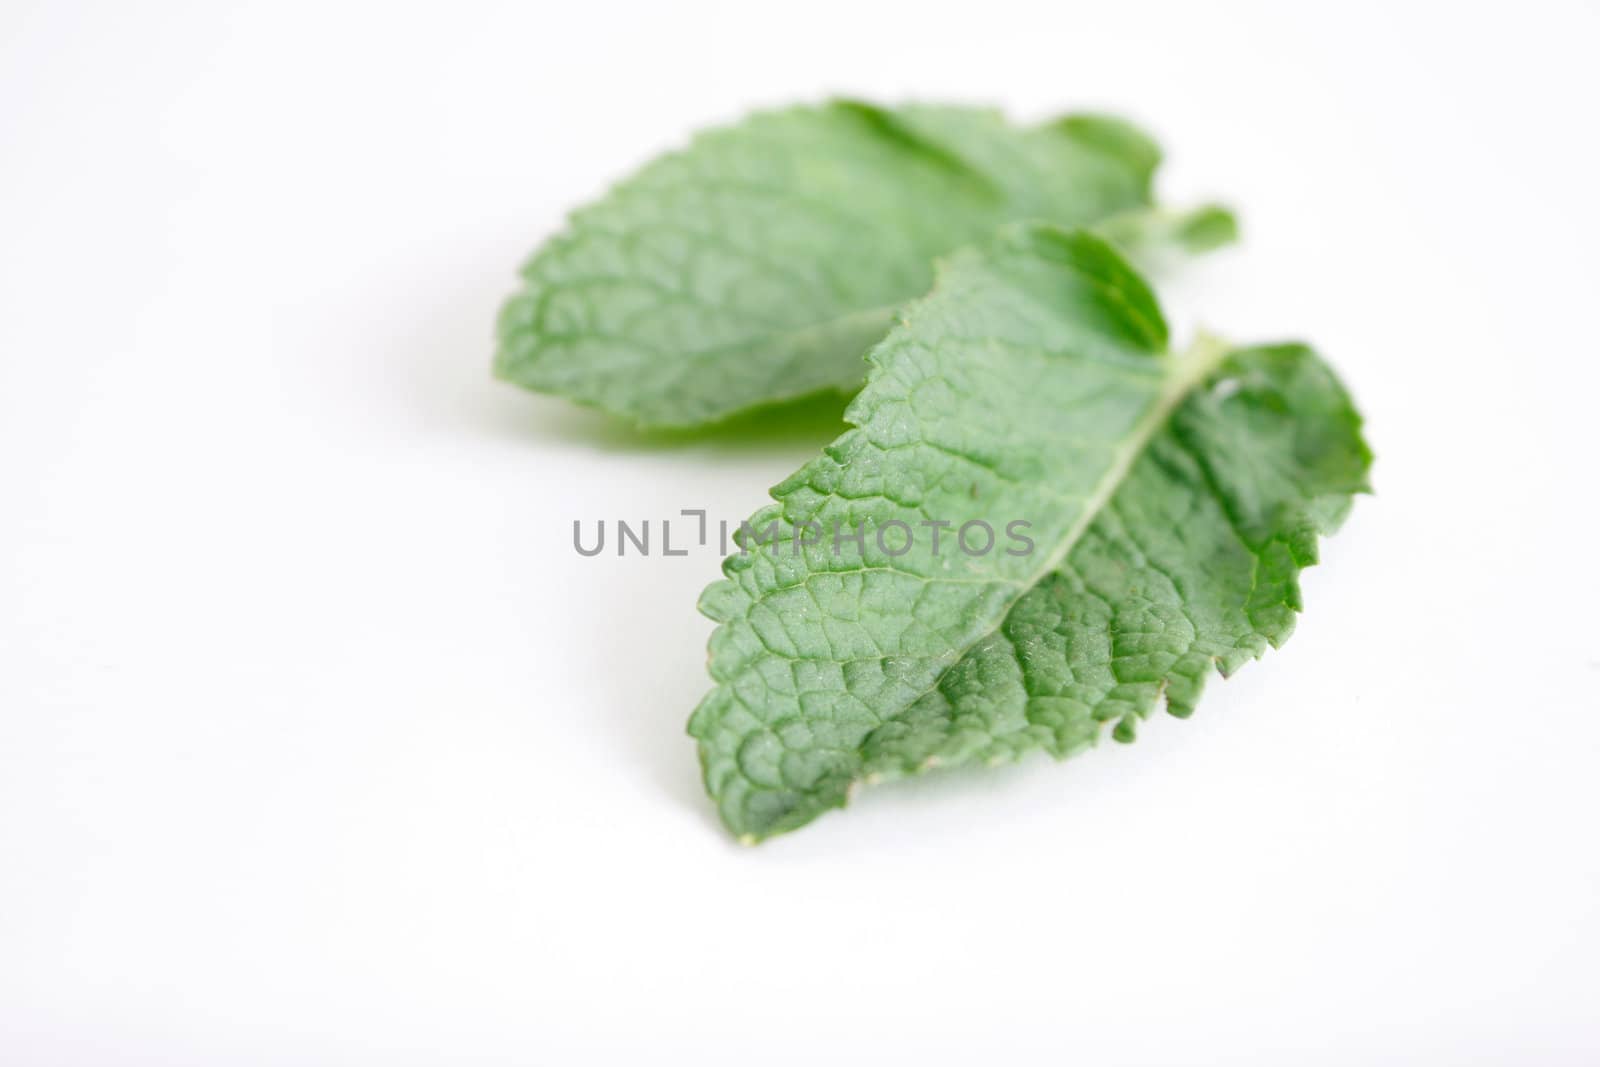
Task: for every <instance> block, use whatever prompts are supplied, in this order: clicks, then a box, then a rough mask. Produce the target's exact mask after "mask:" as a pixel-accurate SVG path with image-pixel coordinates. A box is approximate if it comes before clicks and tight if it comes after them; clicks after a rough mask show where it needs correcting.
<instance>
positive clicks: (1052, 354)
mask: <svg viewBox="0 0 1600 1067" xmlns="http://www.w3.org/2000/svg"><path fill="white" fill-rule="evenodd" d="M868 359H869V363H870V365H871V371H870V374H869V379H868V383H867V385H866V388H865V389H864V390H863V391H862V392H861V394H860V395H859V396H858V397H857V398H856V399H855V400H854V401H853V402H852V403H851V405H850V408H849V410H848V412H847V413H846V418H847V420H848V422H849V423H850V424H851V425H852V426H853V427H855V428H854V429H851V430H849V431H848V432H846V433H845V434H844V435H843V436H841V437H840V438H839V439H838V440H836V441H835V442H834V443H833V444H832V445H830V446H829V447H828V448H827V449H825V450H824V452H823V454H822V455H821V456H820V457H818V458H817V459H815V460H813V461H812V462H810V463H808V464H807V465H806V466H805V467H803V468H802V469H801V470H800V471H799V472H798V473H797V474H795V475H794V476H793V477H791V478H789V479H788V480H787V481H785V482H783V483H782V484H781V485H779V486H778V487H777V488H776V489H774V490H773V496H774V498H775V499H776V500H777V503H776V504H773V505H769V506H768V507H767V508H765V509H763V510H762V511H760V512H757V513H756V515H755V516H754V518H753V519H752V520H751V521H750V523H749V524H748V529H746V530H745V531H743V532H742V534H741V538H740V541H739V543H740V544H741V546H742V548H744V549H747V550H748V552H747V554H739V555H735V556H732V557H730V558H729V559H728V560H727V561H726V563H725V564H724V568H723V569H724V573H725V574H726V575H727V577H726V579H725V580H723V581H719V582H717V583H715V584H713V585H712V586H711V587H710V588H708V589H707V590H706V593H705V595H704V596H703V598H702V600H701V607H702V610H703V611H705V613H706V614H708V615H709V616H710V617H711V618H713V619H714V620H716V621H717V622H718V623H720V626H718V628H717V629H716V631H715V633H714V634H713V636H712V639H711V662H710V671H711V675H712V678H713V679H714V681H715V682H716V683H717V687H716V689H715V690H713V691H712V692H711V693H710V694H709V695H708V696H707V697H706V698H705V700H704V701H703V702H702V703H701V704H700V706H699V708H697V709H696V711H695V713H694V716H693V717H692V719H691V720H690V724H689V730H690V733H691V734H692V735H693V736H694V737H695V738H697V739H698V741H699V746H700V757H701V762H702V766H703V768H704V771H705V780H706V785H707V788H708V789H709V791H710V793H711V794H712V796H713V797H714V798H715V800H716V802H717V804H718V807H719V809H720V811H721V814H722V817H723V819H724V820H725V821H726V823H727V824H728V826H729V827H730V828H731V829H732V830H733V831H734V832H735V833H736V834H738V835H740V836H741V838H743V839H744V840H747V841H754V840H758V839H760V838H763V837H766V836H769V835H771V834H775V833H780V832H783V831H786V830H792V829H794V828H795V827H798V826H801V825H803V824H804V823H807V822H809V821H810V820H812V819H813V818H815V817H816V816H817V815H819V814H821V813H822V812H824V811H827V810H828V809H830V808H835V807H839V806H842V805H843V804H844V803H845V802H846V800H847V798H848V797H849V796H850V794H851V791H852V789H853V788H854V787H855V785H856V784H857V783H860V782H871V781H876V780H879V779H884V778H893V777H896V776H900V775H907V774H914V773H917V772H918V771H921V770H924V769H926V768H929V767H932V766H935V765H945V766H953V765H958V764H967V763H974V762H979V763H992V762H999V761H1007V760H1013V759H1016V758H1018V757H1020V756H1022V755H1024V754H1026V753H1028V752H1031V751H1034V750H1043V751H1045V752H1048V753H1050V754H1051V755H1054V756H1056V757H1065V756H1068V755H1070V754H1072V753H1074V752H1077V751H1079V750H1080V749H1083V748H1084V747H1086V746H1088V745H1091V744H1093V743H1094V742H1095V741H1096V739H1097V738H1098V737H1099V735H1100V733H1101V729H1102V727H1103V726H1106V725H1109V726H1110V727H1111V729H1112V731H1113V733H1114V735H1115V736H1116V737H1117V738H1118V739H1121V740H1131V739H1132V738H1133V736H1134V728H1135V725H1136V723H1137V722H1138V721H1139V720H1140V719H1142V718H1144V717H1146V716H1148V715H1149V714H1150V712H1151V710H1152V709H1153V708H1154V707H1155V705H1156V704H1157V702H1158V700H1160V699H1161V698H1162V697H1165V700H1166V705H1167V708H1168V710H1169V711H1171V712H1172V713H1173V714H1175V715H1178V716H1180V717H1181V716H1186V715H1188V714H1189V713H1190V712H1191V711H1192V710H1193V709H1194V707H1195V703H1196V701H1197V700H1198V699H1199V697H1200V691H1201V688H1202V686H1203V685H1204V680H1205V678H1206V676H1207V674H1208V673H1209V672H1210V670H1211V669H1212V668H1213V666H1215V667H1216V668H1218V669H1219V670H1220V671H1221V672H1222V673H1223V674H1224V675H1226V674H1228V673H1230V672H1232V671H1234V670H1236V669H1237V668H1238V667H1239V666H1240V665H1241V664H1243V663H1245V662H1246V661H1247V660H1249V659H1251V658H1253V657H1257V656H1259V655H1261V653H1262V652H1263V651H1264V650H1265V649H1266V647H1267V646H1268V645H1273V646H1276V645H1278V644H1280V643H1281V642H1282V641H1283V640H1284V639H1285V638H1287V637H1288V636H1289V633H1290V631H1291V629H1292V628H1293V625H1294V618H1295V613H1296V612H1297V611H1298V610H1299V609H1300V590H1299V585H1298V574H1299V572H1300V570H1301V568H1303V567H1306V566H1309V565H1310V564H1312V563H1313V562H1315V560H1316V556H1317V538H1318V535H1319V534H1326V533H1329V532H1331V531H1332V530H1334V529H1335V528H1336V527H1337V526H1338V524H1339V522H1340V521H1341V520H1342V518H1343V517H1344V515H1345V512H1346V511H1347V509H1348V508H1349V505H1350V501H1351V496H1352V494H1354V493H1357V492H1360V491H1362V490H1363V489H1364V488H1365V486H1366V471H1367V467H1368V464H1369V462H1370V454H1369V453H1368V451H1367V448H1366V445H1365V444H1364V443H1363V441H1362V438H1361V433H1360V422H1361V420H1360V418H1359V416H1358V415H1357V414H1356V412H1355V410H1354V408H1353V407H1352V406H1351V403H1350V400H1349V397H1348V396H1347V395H1346V393H1345V391H1344V389H1343V388H1342V386H1341V385H1340V384H1339V382H1338V380H1337V379H1336V378H1335V377H1334V375H1333V374H1332V372H1331V371H1330V370H1329V369H1328V368H1327V366H1326V365H1324V364H1323V363H1322V361H1321V360H1319V359H1318V358H1317V356H1316V355H1315V354H1313V353H1312V352H1311V351H1310V350H1309V349H1307V348H1304V347H1301V346H1298V345H1281V346H1275V347H1268V348H1248V349H1230V348H1229V347H1228V346H1226V345H1225V344H1223V343H1222V342H1220V341H1217V340H1215V339H1212V338H1204V337H1203V338H1201V339H1200V340H1199V341H1197V342H1196V343H1195V344H1194V345H1193V346H1192V347H1190V348H1189V349H1188V350H1187V351H1185V352H1183V353H1182V354H1181V355H1175V354H1172V353H1169V352H1168V350H1167V326H1166V323H1165V321H1164V319H1163V317H1162V314H1161V310H1160V308H1159V307H1158V306H1157V304H1156V301H1155V299H1154V297H1153V296H1152V295H1151V293H1150V290H1149V289H1148V288H1147V287H1146V285H1145V284H1144V282H1143V281H1142V280H1141V279H1140V278H1139V276H1138V275H1137V274H1135V273H1134V272H1133V270H1132V269H1131V268H1130V267H1129V266H1128V265H1127V263H1126V262H1124V261H1123V260H1122V259H1121V258H1120V257H1119V256H1118V255H1117V253H1116V252H1114V251H1113V250H1112V249H1111V248H1110V247H1109V246H1108V245H1107V244H1105V243H1104V242H1103V241H1102V240H1100V239H1098V238H1096V237H1093V236H1090V235H1088V234H1086V233H1083V232H1065V231H1061V230H1057V229H1053V228H1048V227H1021V228H1016V229H1013V230H1011V231H1010V232H1007V233H1005V234H1004V235H1003V236H1002V237H1001V238H1000V239H999V240H997V241H996V242H995V243H994V244H992V245H991V246H990V247H988V248H987V249H984V250H982V251H972V250H969V251H963V252H960V253H958V254H956V255H955V256H954V257H952V258H951V259H950V260H949V261H948V262H947V263H945V264H943V265H942V267H941V269H940V271H939V276H938V281H937V284H936V285H935V288H934V290H933V292H932V293H931V294H930V295H929V296H927V297H926V298H924V299H922V300H920V301H918V302H916V303H915V304H913V305H912V306H911V307H910V308H909V309H908V310H907V312H906V314H905V318H904V321H903V322H902V324H901V325H899V326H898V327H897V328H896V329H894V331H893V332H891V333H890V334H889V336H888V337H887V338H886V339H885V340H884V341H883V342H882V343H881V344H880V345H878V346H877V348H876V349H874V350H873V352H872V353H871V355H870V356H869V357H868ZM1019 520H1020V521H1025V522H1027V523H1029V524H1030V525H1029V526H1028V527H1027V528H1026V530H1025V536H1026V537H1027V538H1029V539H1030V540H1031V541H1032V542H1033V545H1034V550H1033V551H1032V552H1028V553H1023V554H1011V552H1013V551H1015V552H1018V553H1021V549H1022V546H1021V544H1020V542H1019V541H1017V540H1015V539H1012V538H1010V537H1008V536H1007V534H1006V530H1007V527H1008V526H1009V524H1011V523H1013V522H1016V521H1019ZM936 521H942V522H947V523H949V524H950V525H949V527H948V528H945V529H943V530H938V529H936V528H935V527H931V526H927V525H925V524H926V523H929V522H936ZM895 522H901V523H905V524H906V526H907V527H908V528H909V530H910V531H911V532H912V534H913V535H914V540H913V542H912V544H911V548H910V550H909V551H905V552H903V553H901V552H900V549H901V548H902V546H903V545H905V544H906V542H907V538H906V537H905V536H903V534H902V531H901V528H900V527H898V526H893V525H892V524H893V523H895ZM976 522H984V523H987V524H988V525H989V527H990V528H991V529H993V530H994V531H995V535H996V545H995V547H994V548H993V549H992V550H991V551H988V552H986V553H982V554H970V555H969V554H967V553H966V552H964V551H962V550H961V549H960V547H959V546H958V545H957V543H956V542H955V540H954V538H955V536H956V534H957V533H958V531H959V530H960V529H961V528H962V527H963V526H965V525H966V524H969V523H976ZM811 524H814V525H811ZM968 530H969V534H970V536H969V538H968V547H969V548H972V549H976V548H978V547H980V546H981V545H982V542H983V540H984V538H983V533H982V528H981V527H979V526H976V525H973V526H969V527H968ZM819 531H820V536H819ZM835 531H837V532H838V533H839V534H840V535H843V536H842V538H836V537H835V536H834V534H835ZM879 531H885V532H886V536H885V537H884V538H883V540H881V541H880V540H879V538H878V536H877V533H878V532H879ZM854 532H864V533H865V536H863V537H862V538H861V541H860V543H859V544H858V543H857V542H856V541H855V540H854V539H853V538H852V537H850V536H849V535H850V534H852V533H854ZM936 535H937V536H940V538H941V544H940V546H939V548H940V550H939V551H938V552H935V551H934V545H933V538H934V537H935V536H936ZM797 541H798V542H801V546H800V548H799V550H798V551H796V550H795V544H796V542H797ZM809 541H816V542H817V543H815V544H805V543H804V542H809Z"/></svg>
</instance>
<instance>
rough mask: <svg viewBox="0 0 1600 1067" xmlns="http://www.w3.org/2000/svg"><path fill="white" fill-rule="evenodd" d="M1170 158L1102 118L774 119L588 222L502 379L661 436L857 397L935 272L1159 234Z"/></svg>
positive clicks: (840, 113)
mask: <svg viewBox="0 0 1600 1067" xmlns="http://www.w3.org/2000/svg"><path fill="white" fill-rule="evenodd" d="M1159 161H1160V151H1159V149H1158V148H1157V147H1156V146H1155V144H1154V143H1152V142H1151V141H1150V139H1149V138H1148V137H1146V136H1145V135H1144V134H1143V133H1141V132H1139V131H1138V130H1136V129H1135V128H1134V127H1132V126H1130V125H1128V124H1126V123H1124V122H1121V121H1118V120H1116V119H1111V118H1104V117H1097V116H1089V115H1074V116H1069V117H1067V118H1063V119H1058V120H1056V121H1054V122H1049V123H1045V124H1043V125H1040V126H1032V127H1024V128H1019V127H1016V126H1012V125H1010V124H1008V123H1007V122H1006V121H1005V120H1004V118H1003V117H1001V116H1000V115H999V114H997V113H995V112H992V111H986V110H979V109H972V108H955V107H903V108H897V109H893V110H890V109H885V108H880V107H874V106H872V105H869V104H862V103H855V102H847V101H839V102H834V103H831V104H827V105H824V106H821V107H798V108H792V109H788V110H782V111H772V112H764V113H758V114H755V115H752V116H750V117H749V118H747V119H746V120H745V121H743V122H741V123H739V124H738V125H735V126H729V127H725V128H721V129H716V130H711V131H708V132H705V133H702V134H701V135H700V136H698V137H697V138H695V140H694V141H693V143H692V144H691V145H690V146H689V147H688V148H687V149H685V150H683V151H680V152H674V153H671V154H669V155H666V156H664V157H662V158H660V159H658V160H656V161H655V162H653V163H651V164H649V165H648V166H646V167H644V168H643V169H642V170H640V171H639V172H638V173H637V174H635V175H633V176H632V177H631V178H629V179H627V180H626V181H624V182H622V183H621V184H620V185H618V186H616V187H615V188H614V189H612V191H611V192H610V193H609V194H607V195H606V196H605V197H604V198H603V199H601V200H600V201H598V202H596V203H594V204H591V205H589V206H587V207H585V208H582V209H580V210H579V211H577V212H575V213H574V214H573V216H572V218H571V220H570V224H569V226H568V228H567V230H566V231H565V232H564V233H562V234H561V235H559V236H557V237H555V238H554V239H552V240H551V241H549V242H548V243H547V244H546V245H545V246H544V247H543V248H541V249H540V250H539V252H538V253H537V254H535V255H534V256H533V258H532V259H531V260H530V261H529V262H528V263H527V265H526V266H525V267H524V268H523V272H522V273H523V279H524V287H523V289H522V291H521V292H520V293H518V294H517V295H515V296H514V297H512V298H511V299H510V301H508V302H507V304H506V305H505V307H504V309H503V310H502V312H501V315H500V325H499V335H500V344H499V350H498V352H497V354H496V357H495V370H496V373H497V374H499V375H500V376H501V377H502V378H504V379H506V380H508V381H512V382H516V383H517V384H519V385H523V386H526V387H528V388H530V389H536V390H539V391H541V392H548V393H556V394H559V395H562V396H566V397H569V398H571V399H573V400H575V401H577V402H579V403H582V404H586V405H591V406H594V407H598V408H601V409H604V410H606V411H609V412H612V413H614V414H617V415H621V416H624V417H627V418H629V419H631V420H633V421H635V422H637V423H639V424H641V425H646V426H659V427H685V426H695V425H701V424H705V423H708V422H714V421H718V420H721V419H724V418H726V417H728V416H730V415H733V414H735V413H738V412H742V411H747V410H750V409H752V408H756V407H761V406H765V405H770V404H774V403H779V402H783V401H787V400H792V399H795V398H798V397H802V396H807V395H810V394H814V393H818V392H823V391H827V390H841V391H847V392H853V391H854V390H855V389H857V388H858V387H859V386H860V384H861V379H862V378H863V376H864V375H865V372H866V368H865V364H864V362H863V359H862V357H863V355H864V354H865V353H866V351H867V350H868V349H869V348H870V347H871V346H872V345H873V344H875V343H876V342H877V341H879V340H881V339H882V337H883V335H884V334H885V333H886V332H887V331H888V329H889V327H890V325H891V324H892V323H893V320H894V315H895V312H896V311H897V310H898V309H899V308H900V307H901V306H902V305H903V304H904V303H905V302H906V301H908V300H910V299H912V298H914V297H917V296H920V295H922V294H923V293H925V292H926V291H927V289H928V285H929V283H930V282H931V280H932V272H933V267H932V263H933V260H934V258H935V257H937V256H940V255H943V254H945V253H947V252H949V251H951V250H952V249H955V248H958V247H961V246H962V245H965V244H969V243H972V242H974V241H979V240H985V239H987V238H988V237H989V236H990V235H991V234H992V233H993V232H994V231H995V229H996V228H997V227H999V226H1000V225H1002V224H1004V223H1007V222H1011V221H1017V220H1029V219H1039V220H1045V221H1049V222H1054V223H1059V224H1063V225H1079V224H1089V223H1094V222H1097V221H1099V220H1102V219H1107V218H1110V217H1112V216H1119V217H1121V219H1122V222H1121V224H1120V225H1121V228H1122V229H1123V232H1125V233H1128V234H1132V235H1141V234H1142V235H1144V236H1149V234H1148V233H1147V232H1146V231H1145V229H1144V228H1143V227H1141V224H1140V222H1139V220H1138V216H1137V212H1138V211H1139V210H1140V209H1144V208H1147V207H1149V205H1150V183H1151V176H1152V174H1153V173H1154V171H1155V168H1156V165H1157V163H1158V162H1159ZM1130 212H1134V213H1135V214H1134V215H1132V216H1130V215H1129V213H1130ZM1204 213H1205V214H1207V215H1208V216H1216V215H1218V214H1219V213H1220V214H1221V215H1223V216H1225V215H1226V213H1225V212H1221V211H1220V209H1216V208H1211V209H1205V212H1204ZM1229 218H1231V217H1229ZM1166 232H1167V230H1165V229H1162V230H1161V231H1160V233H1159V234H1157V236H1158V237H1159V236H1163V235H1165V234H1166ZM1182 244H1184V245H1186V246H1191V245H1192V246H1193V247H1202V246H1203V243H1201V244H1193V243H1191V242H1188V241H1184V242H1182Z"/></svg>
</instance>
